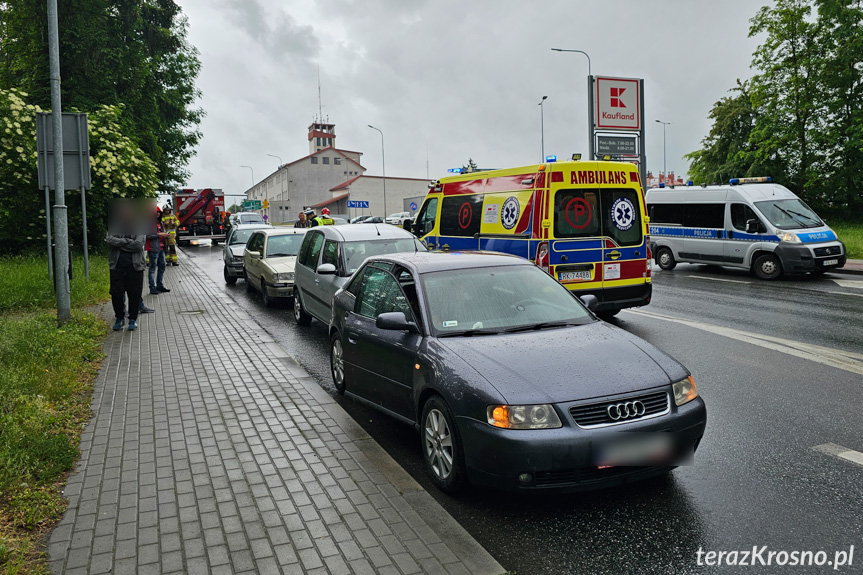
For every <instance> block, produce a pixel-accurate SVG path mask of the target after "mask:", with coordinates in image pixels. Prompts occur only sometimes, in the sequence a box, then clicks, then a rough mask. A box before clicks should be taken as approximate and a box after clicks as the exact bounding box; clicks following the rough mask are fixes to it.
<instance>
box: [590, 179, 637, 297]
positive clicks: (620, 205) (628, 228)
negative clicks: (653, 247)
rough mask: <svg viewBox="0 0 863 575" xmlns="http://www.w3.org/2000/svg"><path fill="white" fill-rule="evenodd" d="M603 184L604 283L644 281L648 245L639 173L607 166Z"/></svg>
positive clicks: (617, 285) (622, 284)
mask: <svg viewBox="0 0 863 575" xmlns="http://www.w3.org/2000/svg"><path fill="white" fill-rule="evenodd" d="M604 171H605V173H604V174H602V176H601V178H600V181H601V182H602V183H600V185H599V190H600V202H599V203H600V206H601V208H600V209H601V215H600V217H601V219H602V230H603V236H604V243H605V246H604V249H603V257H602V287H603V288H605V289H607V288H620V287H625V286H632V285H641V284H644V283H645V282H646V281H647V280H646V278H645V275H646V269H647V268H646V263H645V262H646V258H647V245H646V243H645V242H646V240H645V235H644V213H643V207H642V203H641V202H642V197H641V189H640V187H639V185H638V182H637V179H636V181H635V182H633V181H631V180H632V178H631V175H635V174H637V173H636V172H634V171H629V170H628V169H625V168H623V167H621V169H619V170H618V169H614V168H612V169H610V170H604Z"/></svg>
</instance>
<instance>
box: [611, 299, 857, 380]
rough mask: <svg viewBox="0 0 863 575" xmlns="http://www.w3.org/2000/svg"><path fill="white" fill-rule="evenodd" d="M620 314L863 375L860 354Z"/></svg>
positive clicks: (675, 320)
mask: <svg viewBox="0 0 863 575" xmlns="http://www.w3.org/2000/svg"><path fill="white" fill-rule="evenodd" d="M623 311H624V312H627V313H631V314H635V315H640V316H644V317H648V318H653V319H659V320H662V321H668V322H672V323H679V324H681V325H686V326H689V327H694V328H695V329H700V330H702V331H706V332H709V333H713V334H716V335H721V336H724V337H728V338H731V339H733V340H736V341H741V342H744V343H749V344H752V345H757V346H759V347H763V348H766V349H771V350H773V351H778V352H781V353H785V354H788V355H793V356H794V357H799V358H801V359H805V360H808V361H814V362H816V363H820V364H823V365H829V366H830V367H835V368H837V369H842V370H844V371H850V372H851V373H857V374H860V375H863V354H860V353H854V352H850V351H843V350H839V349H833V348H829V347H823V346H820V345H813V344H810V343H802V342H799V341H792V340H789V339H782V338H779V337H772V336H769V335H763V334H760V333H752V332H748V331H741V330H739V329H733V328H730V327H722V326H718V325H712V324H709V323H703V322H700V321H695V320H690V319H683V318H679V317H671V316H665V315H659V314H657V313H653V312H649V311H644V310H635V309H627V310H623Z"/></svg>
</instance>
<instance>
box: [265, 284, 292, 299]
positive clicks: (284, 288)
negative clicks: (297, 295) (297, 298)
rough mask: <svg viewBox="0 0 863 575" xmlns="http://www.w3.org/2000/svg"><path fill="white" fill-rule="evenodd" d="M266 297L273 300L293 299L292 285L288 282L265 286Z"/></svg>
mask: <svg viewBox="0 0 863 575" xmlns="http://www.w3.org/2000/svg"><path fill="white" fill-rule="evenodd" d="M266 290H267V295H268V296H270V297H273V298H290V297H294V284H293V283H288V282H280V283H277V284H267V287H266Z"/></svg>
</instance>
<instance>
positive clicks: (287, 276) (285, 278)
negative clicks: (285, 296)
mask: <svg viewBox="0 0 863 575" xmlns="http://www.w3.org/2000/svg"><path fill="white" fill-rule="evenodd" d="M273 281H274V282H292V281H294V272H286V273H280V274H273Z"/></svg>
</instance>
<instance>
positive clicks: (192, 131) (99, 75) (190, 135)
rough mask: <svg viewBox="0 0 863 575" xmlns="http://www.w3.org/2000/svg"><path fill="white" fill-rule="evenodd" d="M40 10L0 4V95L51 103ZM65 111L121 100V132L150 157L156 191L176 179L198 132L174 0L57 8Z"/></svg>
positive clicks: (70, 0)
mask: <svg viewBox="0 0 863 575" xmlns="http://www.w3.org/2000/svg"><path fill="white" fill-rule="evenodd" d="M45 11H46V6H45V2H44V1H42V0H2V1H0V32H2V33H0V89H2V88H6V89H9V88H19V89H22V90H23V91H24V92H25V93H28V94H29V97H28V103H29V104H34V105H38V106H42V107H43V108H47V107H48V106H49V105H50V94H49V85H48V81H47V79H48V60H47V53H48V49H47V35H46V33H45V30H46V27H47V22H46V14H45ZM58 12H59V19H60V22H61V23H62V25H61V27H60V58H61V61H60V67H61V73H62V75H63V84H62V90H63V93H62V97H63V106H64V108H67V109H68V108H77V109H79V110H82V111H85V112H89V111H92V110H96V109H97V108H98V107H99V106H102V105H109V106H116V105H120V104H123V106H122V108H120V109H121V110H122V117H121V122H122V125H123V128H124V131H125V132H126V133H127V135H128V136H129V137H130V138H132V139H133V140H134V141H135V142H136V143H137V145H138V146H140V148H141V149H142V150H144V152H146V153H147V155H148V156H150V158H151V159H152V161H153V162H154V164H155V165H156V168H157V171H158V177H159V182H160V189H161V190H163V191H165V192H170V191H172V190H173V189H175V188H177V187H179V186H180V185H182V184H184V183H185V180H186V179H187V177H188V173H187V171H186V166H187V165H188V161H189V159H190V158H191V156H192V155H193V154H194V148H195V145H196V144H197V143H198V141H199V140H200V137H201V134H200V132H199V131H198V125H199V123H200V120H201V118H202V117H203V111H202V110H201V109H200V108H197V107H195V102H196V100H197V99H198V97H199V95H200V92H199V91H198V90H197V88H196V87H195V80H196V78H197V76H198V73H199V72H200V61H199V59H198V52H197V50H196V49H195V48H194V47H193V46H191V45H190V44H189V42H188V39H187V29H188V23H187V21H186V19H185V16H184V15H183V14H182V11H181V9H180V7H179V6H178V5H177V4H176V2H175V1H174V0H67V1H64V2H60V3H59V5H58Z"/></svg>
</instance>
